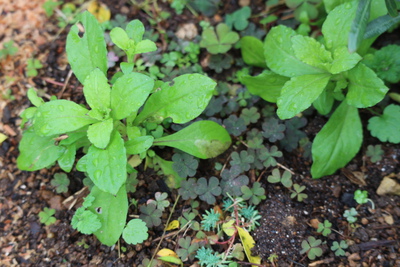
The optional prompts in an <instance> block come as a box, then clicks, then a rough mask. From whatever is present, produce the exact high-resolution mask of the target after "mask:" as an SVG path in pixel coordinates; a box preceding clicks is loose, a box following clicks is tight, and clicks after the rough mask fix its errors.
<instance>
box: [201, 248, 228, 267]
mask: <svg viewBox="0 0 400 267" xmlns="http://www.w3.org/2000/svg"><path fill="white" fill-rule="evenodd" d="M196 258H198V259H199V264H200V266H207V267H218V266H221V265H220V264H221V263H222V258H221V255H219V254H218V253H217V252H214V251H213V250H212V249H211V248H205V247H201V248H200V249H198V250H197V252H196Z"/></svg>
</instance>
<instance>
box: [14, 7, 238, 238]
mask: <svg viewBox="0 0 400 267" xmlns="http://www.w3.org/2000/svg"><path fill="white" fill-rule="evenodd" d="M80 21H81V22H82V24H83V26H84V28H85V33H84V34H83V36H82V37H81V36H80V34H79V32H78V27H77V26H76V25H75V26H73V27H72V28H71V31H70V33H69V34H68V38H67V47H66V50H67V56H68V60H69V62H70V64H71V68H72V70H73V71H74V73H75V75H76V77H77V78H78V80H79V81H80V82H81V83H82V84H83V94H84V96H85V99H86V102H87V107H88V108H87V107H86V106H84V105H79V104H77V103H74V102H72V101H68V100H63V99H61V100H57V99H51V101H49V102H44V101H43V100H42V99H41V98H40V97H38V96H37V94H36V92H35V91H34V90H33V89H31V90H29V91H28V97H29V99H30V100H31V102H32V104H33V105H34V106H35V107H31V108H28V109H27V110H25V111H24V112H23V114H22V115H21V116H22V118H23V123H22V124H23V125H25V126H28V127H27V130H26V131H25V132H24V133H23V138H22V140H21V143H20V147H19V148H20V152H21V153H20V155H19V157H18V160H17V163H18V167H19V168H20V169H22V170H29V171H34V170H39V169H42V168H46V167H49V166H51V165H52V164H54V163H55V162H56V161H58V163H59V165H60V167H61V168H62V169H63V170H65V171H67V172H69V171H70V170H71V169H72V166H73V164H74V162H75V156H76V150H77V149H79V148H81V147H84V152H85V153H86V155H84V156H83V157H82V158H81V159H79V161H78V164H77V169H78V170H79V171H83V172H86V173H87V175H88V176H89V178H90V179H91V180H92V182H93V183H94V185H95V188H97V189H96V190H98V191H100V192H102V193H104V194H108V195H110V196H113V197H115V198H119V199H121V203H122V202H124V203H125V202H126V205H125V204H124V205H122V204H121V203H119V204H118V205H117V206H118V207H119V208H122V211H121V213H122V214H125V216H121V217H120V218H121V219H120V220H118V221H115V220H114V221H109V220H108V219H105V222H104V223H102V225H107V224H118V225H123V226H124V225H125V220H126V213H127V208H128V205H127V201H128V200H127V198H126V190H125V189H124V188H125V182H126V180H127V173H128V172H132V171H133V169H132V166H131V165H129V164H128V161H127V155H128V156H130V155H138V156H139V157H140V158H144V157H145V156H146V152H147V150H148V149H149V148H150V147H151V146H153V145H160V146H170V147H174V148H178V149H180V150H182V151H184V152H186V153H188V154H191V155H194V156H196V157H198V158H210V157H215V156H217V155H218V154H220V153H222V152H223V151H225V150H226V149H227V148H228V147H229V146H230V143H231V139H230V136H229V134H228V133H227V131H226V130H225V129H224V128H223V127H222V126H220V125H219V124H217V123H215V122H212V121H198V122H195V123H193V124H191V125H189V126H188V127H186V128H184V129H182V130H181V131H179V132H177V133H174V134H171V135H165V136H161V135H162V133H161V134H160V135H155V134H154V133H151V132H150V130H149V129H154V127H146V126H147V124H150V123H153V124H156V127H158V126H160V124H161V123H162V122H163V120H164V119H166V118H170V119H172V121H173V122H174V123H179V124H184V123H187V122H189V121H191V120H193V119H195V118H196V117H197V116H198V115H200V114H201V113H202V112H203V110H204V109H205V108H206V106H207V104H208V102H209V101H210V99H211V97H212V94H213V92H214V88H215V86H216V83H215V82H214V81H213V80H211V79H210V78H208V77H206V76H203V75H200V74H186V75H182V76H179V77H177V78H175V79H174V80H173V81H172V82H171V83H163V82H161V81H158V82H155V81H154V80H153V79H152V78H150V77H149V76H146V75H144V74H141V73H137V72H134V71H133V67H134V65H133V62H128V63H126V64H122V65H121V69H122V73H120V75H119V77H118V78H116V79H115V80H114V82H113V84H112V85H110V84H109V82H108V79H107V50H106V43H105V40H104V37H103V31H102V29H101V27H100V25H99V23H98V22H97V20H96V19H95V18H94V17H93V15H91V14H90V13H89V12H85V13H83V14H82V15H81V17H80ZM121 30H122V29H121V28H118V30H116V31H113V34H112V38H113V40H114V41H115V42H116V43H118V45H119V46H121V48H123V50H124V51H125V52H126V53H127V55H128V60H130V59H129V57H132V56H133V55H134V54H137V53H142V52H150V51H153V50H155V49H156V46H155V44H154V43H152V45H150V43H149V42H150V41H148V40H142V36H143V33H144V27H143V24H142V23H141V22H139V21H137V20H135V21H132V22H130V23H129V24H128V25H127V27H126V32H122V31H121ZM127 38H128V39H129V40H128V39H127ZM132 60H133V59H132ZM155 84H157V86H155ZM140 108H142V109H141V112H140V113H139V112H138V111H139V109H140ZM138 113H139V114H138ZM160 127H161V126H160ZM161 130H162V129H161ZM161 132H162V131H161ZM98 195H101V194H100V193H99V194H98ZM95 198H96V196H95ZM102 199H107V198H105V197H99V199H97V198H96V199H95V202H96V201H98V202H99V203H97V205H98V206H105V205H108V203H106V200H102ZM102 201H103V202H102ZM107 201H108V202H109V200H107ZM86 214H88V213H86ZM122 217H124V218H122ZM110 218H111V217H110ZM107 229H108V228H106V229H103V230H101V233H102V234H104V235H108V233H107V232H108V230H107ZM122 229H123V227H122V228H118V231H116V230H115V231H114V230H113V232H114V233H116V234H115V235H113V236H112V238H110V239H107V240H106V241H103V240H104V239H101V238H100V237H99V235H100V233H99V232H95V234H96V233H97V234H96V235H97V236H98V237H99V239H100V240H101V241H102V242H103V243H104V244H107V245H112V243H115V242H116V241H117V240H118V238H119V236H120V235H121V233H122ZM110 231H111V230H110ZM117 232H118V233H117Z"/></svg>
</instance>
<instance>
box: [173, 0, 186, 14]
mask: <svg viewBox="0 0 400 267" xmlns="http://www.w3.org/2000/svg"><path fill="white" fill-rule="evenodd" d="M187 2H188V0H173V1H172V3H171V7H172V8H173V9H174V10H175V12H176V14H179V15H180V14H182V12H183V9H184V8H185V6H186V4H187Z"/></svg>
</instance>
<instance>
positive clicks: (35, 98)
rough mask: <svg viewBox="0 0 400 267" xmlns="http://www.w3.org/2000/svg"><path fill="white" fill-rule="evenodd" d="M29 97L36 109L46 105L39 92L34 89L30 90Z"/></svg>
mask: <svg viewBox="0 0 400 267" xmlns="http://www.w3.org/2000/svg"><path fill="white" fill-rule="evenodd" d="M27 96H28V99H29V101H31V103H32V105H34V106H35V107H40V106H41V105H43V104H44V101H43V99H42V98H41V97H38V95H37V92H36V91H35V89H33V88H32V87H31V88H29V89H28V92H27Z"/></svg>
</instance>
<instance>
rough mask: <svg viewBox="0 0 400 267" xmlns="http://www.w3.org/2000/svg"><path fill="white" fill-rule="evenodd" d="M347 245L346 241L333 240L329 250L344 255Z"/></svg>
mask: <svg viewBox="0 0 400 267" xmlns="http://www.w3.org/2000/svg"><path fill="white" fill-rule="evenodd" d="M348 247H349V246H348V245H347V243H346V241H344V240H342V241H340V243H338V242H337V241H333V244H332V246H331V250H332V251H334V252H335V255H336V256H345V255H346V254H345V251H344V250H345V249H346V248H348Z"/></svg>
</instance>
